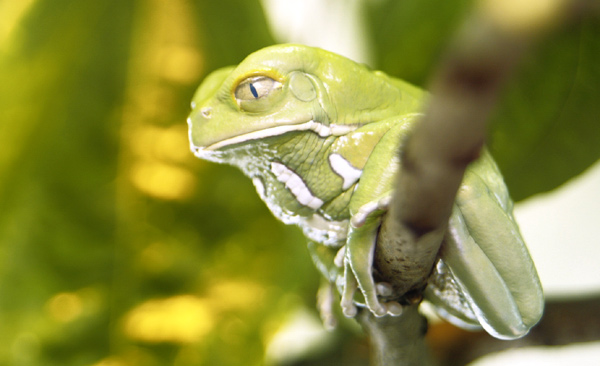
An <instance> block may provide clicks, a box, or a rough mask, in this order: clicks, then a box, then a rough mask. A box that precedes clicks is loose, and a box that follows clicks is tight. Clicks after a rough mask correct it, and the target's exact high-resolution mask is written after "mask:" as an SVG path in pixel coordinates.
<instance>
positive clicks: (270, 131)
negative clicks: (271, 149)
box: [200, 121, 360, 150]
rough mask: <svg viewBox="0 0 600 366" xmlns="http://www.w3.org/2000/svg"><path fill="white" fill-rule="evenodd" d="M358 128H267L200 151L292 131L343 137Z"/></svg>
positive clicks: (309, 124)
mask: <svg viewBox="0 0 600 366" xmlns="http://www.w3.org/2000/svg"><path fill="white" fill-rule="evenodd" d="M358 127H360V125H335V124H332V125H329V126H326V125H324V124H322V123H320V122H316V121H308V122H304V123H301V124H297V125H283V126H276V127H271V128H265V129H264V130H259V131H253V132H248V133H245V134H243V135H239V136H235V137H231V138H228V139H225V140H223V141H219V142H216V143H214V144H212V145H209V146H206V147H204V148H200V149H203V150H217V149H220V148H222V147H225V146H228V145H233V144H239V143H241V142H246V141H251V140H258V139H262V138H265V137H272V136H279V135H283V134H284V133H287V132H292V131H313V132H316V133H317V134H318V135H319V136H321V137H328V136H342V135H345V134H347V133H350V132H352V131H354V130H356V129H357V128H358Z"/></svg>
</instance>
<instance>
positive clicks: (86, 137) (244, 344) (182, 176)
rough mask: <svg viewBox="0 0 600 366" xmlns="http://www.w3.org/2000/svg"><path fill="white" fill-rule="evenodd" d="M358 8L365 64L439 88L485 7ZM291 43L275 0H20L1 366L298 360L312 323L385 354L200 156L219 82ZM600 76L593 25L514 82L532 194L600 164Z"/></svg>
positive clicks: (12, 48)
mask: <svg viewBox="0 0 600 366" xmlns="http://www.w3.org/2000/svg"><path fill="white" fill-rule="evenodd" d="M265 3H266V2H265ZM342 3H343V2H342ZM340 4H341V3H340ZM353 4H354V6H358V8H359V11H358V13H357V14H359V16H360V22H361V23H360V27H361V29H359V30H358V31H359V32H360V33H361V34H363V36H364V38H363V39H362V40H360V42H364V44H366V48H365V49H367V50H369V54H368V55H365V58H366V59H368V60H370V63H371V64H372V66H373V67H375V68H379V69H383V70H385V71H387V72H389V73H390V74H393V75H396V76H399V77H402V78H404V79H406V80H409V81H411V82H413V83H415V84H417V85H421V86H426V84H427V80H428V75H429V74H430V72H431V69H432V68H433V67H434V65H435V63H436V61H437V59H438V56H439V54H440V53H441V52H442V50H443V47H444V45H445V44H446V42H447V41H448V36H449V34H451V32H452V30H453V29H454V28H455V26H456V24H457V22H458V21H459V20H460V19H461V18H462V17H463V16H464V15H465V13H466V12H467V11H468V9H469V7H470V6H471V2H470V1H461V0H452V1H444V2H441V3H440V2H439V1H437V0H419V1H417V0H406V1H402V2H398V1H392V0H381V1H376V2H374V1H363V2H361V1H355V2H353ZM357 4H358V5H357ZM309 26H312V25H309ZM357 27H358V25H357ZM344 36H345V35H344V34H339V35H338V37H340V38H344ZM277 41H279V39H278V38H277V37H276V35H274V34H272V33H271V31H270V28H269V26H268V25H267V22H266V18H265V14H264V12H263V7H262V4H261V3H260V2H259V1H258V0H256V1H255V0H223V1H210V0H197V1H192V0H171V1H168V2H167V1H158V0H151V1H134V0H119V1H116V0H104V1H76V0H52V1H50V0H20V1H15V0H13V1H11V0H3V1H0V364H2V365H36V366H37V365H40V366H53V365H57V366H64V365H94V366H137V365H143V366H153V365H259V364H263V362H265V361H264V359H265V352H267V353H269V355H270V356H269V357H270V359H271V360H272V362H273V363H279V364H283V363H285V362H286V361H285V358H286V357H287V358H288V364H291V363H292V358H293V356H294V355H295V354H296V353H295V352H296V351H294V349H293V347H291V348H290V349H289V350H285V351H286V352H284V353H287V356H281V355H280V353H281V346H278V344H281V343H277V342H282V341H281V337H280V335H281V334H283V333H282V332H279V331H280V330H281V329H282V327H284V328H285V327H286V324H288V325H289V324H294V322H296V323H298V324H302V325H303V326H304V328H302V327H301V328H302V329H303V331H304V332H305V333H304V334H305V335H309V336H310V337H308V338H312V339H313V340H316V341H315V342H314V343H316V345H315V344H309V345H307V346H306V347H305V348H307V349H311V350H313V351H314V353H315V354H318V353H321V354H322V353H327V352H329V351H328V350H331V349H337V350H338V351H339V350H341V351H340V352H341V353H338V356H337V357H338V358H337V362H339V364H346V365H350V364H351V363H350V362H351V361H349V360H361V359H364V358H365V357H366V349H365V347H364V344H363V343H361V341H360V340H359V339H360V338H359V334H358V333H359V331H358V330H357V328H356V326H354V325H353V324H352V323H350V322H348V323H342V326H341V330H339V331H338V332H335V333H323V332H322V331H320V330H319V326H318V323H317V320H316V311H315V310H314V296H315V293H316V290H317V287H318V284H319V277H318V275H317V271H316V270H314V269H313V268H312V264H311V263H310V260H309V257H308V254H307V251H306V249H305V244H304V239H303V238H302V236H301V234H300V232H299V230H297V229H296V228H291V227H284V226H283V225H282V224H280V223H278V222H276V221H275V219H274V218H273V217H272V216H271V214H270V213H269V212H268V211H267V209H266V207H265V206H264V204H263V203H262V202H261V201H259V199H258V196H257V195H256V193H255V191H254V188H253V187H252V184H251V182H250V181H249V180H248V179H246V178H244V177H243V176H242V174H241V173H240V172H238V171H237V170H235V169H233V168H230V167H226V166H217V165H214V164H209V163H206V162H203V161H199V160H197V159H194V158H193V156H192V154H191V153H190V152H189V149H188V142H187V131H186V128H187V126H186V123H185V120H186V117H187V113H188V112H189V102H190V100H191V97H192V95H193V92H194V90H195V88H196V87H197V86H198V85H199V83H200V81H201V80H202V78H203V77H204V76H205V75H206V74H207V73H208V72H210V71H212V70H214V69H216V68H218V67H221V66H225V65H231V64H237V63H239V62H240V61H241V60H242V59H243V58H244V57H245V56H246V55H247V54H249V53H251V52H252V51H255V50H257V49H259V48H261V47H264V46H267V45H270V44H273V43H275V42H277ZM350 41H351V42H350V43H352V40H350ZM356 42H357V43H358V42H359V40H357V41H356ZM597 65H600V24H599V22H598V21H597V20H592V19H585V20H584V21H583V22H581V23H580V24H578V25H577V26H571V27H568V28H567V29H566V30H564V31H562V32H561V33H559V34H557V35H555V36H553V38H552V39H551V40H550V41H549V42H546V43H544V44H543V45H541V46H540V47H539V49H538V50H536V53H535V54H534V56H531V57H529V58H527V59H526V60H525V62H524V65H523V66H524V67H523V68H522V70H521V71H520V73H519V75H517V77H516V78H515V80H513V81H512V82H511V85H510V86H509V88H508V92H507V94H506V96H505V97H504V99H503V101H502V103H501V105H500V106H499V108H498V113H497V114H496V115H495V116H494V124H493V129H492V131H491V139H490V145H491V149H492V151H493V152H494V154H495V156H496V158H497V160H498V162H499V164H500V166H501V168H502V170H503V172H504V174H505V176H506V180H507V182H508V184H509V187H510V189H511V191H512V193H513V196H514V197H515V198H516V199H518V200H521V199H524V198H526V197H529V196H531V195H533V194H535V193H538V192H543V191H548V190H551V189H553V188H555V187H557V186H559V185H560V184H562V183H564V182H565V181H566V180H568V179H569V178H571V177H573V176H574V175H576V174H579V173H581V172H582V171H583V170H585V169H586V168H587V167H588V166H589V165H590V164H592V163H593V162H594V161H596V160H597V159H598V158H599V157H600V143H598V141H600V124H599V123H598V119H599V116H600V103H598V98H599V97H600V92H599V85H600V68H598V66H597ZM313 323H314V324H313ZM294 329H297V328H294ZM305 338H307V337H301V335H299V336H298V337H297V338H293V337H292V338H291V339H292V341H291V343H292V344H293V343H300V339H305ZM296 340H297V342H296ZM356 342H358V343H356ZM289 343H290V342H288V344H289ZM297 346H298V350H302V349H304V348H303V347H304V345H301V344H297ZM278 352H279V353H278ZM298 352H300V351H298ZM340 354H341V355H342V356H343V357H347V358H348V360H344V359H341V358H340V357H342V356H340ZM307 357H309V358H310V356H307ZM315 357H316V356H315ZM357 362H358V361H357ZM298 364H299V363H298ZM313 364H316V363H313ZM328 364H333V363H328Z"/></svg>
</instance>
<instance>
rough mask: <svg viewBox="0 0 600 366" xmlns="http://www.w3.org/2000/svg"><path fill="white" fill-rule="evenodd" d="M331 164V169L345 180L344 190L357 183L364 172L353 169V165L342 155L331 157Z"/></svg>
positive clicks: (332, 155)
mask: <svg viewBox="0 0 600 366" xmlns="http://www.w3.org/2000/svg"><path fill="white" fill-rule="evenodd" d="M329 164H330V165H331V169H333V171H334V172H335V173H336V174H337V175H339V176H340V177H342V179H343V180H344V183H343V185H342V189H344V190H346V189H348V188H350V187H351V186H352V185H353V184H354V183H356V182H357V181H358V179H359V178H360V175H361V174H362V170H360V169H357V168H355V167H353V166H352V164H350V162H349V161H348V160H346V159H344V157H343V156H342V155H340V154H331V155H329Z"/></svg>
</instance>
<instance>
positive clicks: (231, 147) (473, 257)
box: [188, 45, 543, 339]
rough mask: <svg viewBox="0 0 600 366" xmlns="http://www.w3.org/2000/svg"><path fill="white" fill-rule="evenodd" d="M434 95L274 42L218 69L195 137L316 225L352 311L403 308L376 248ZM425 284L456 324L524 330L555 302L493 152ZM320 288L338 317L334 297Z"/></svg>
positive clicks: (203, 92) (510, 334)
mask: <svg viewBox="0 0 600 366" xmlns="http://www.w3.org/2000/svg"><path fill="white" fill-rule="evenodd" d="M425 97H426V94H425V93H424V92H423V91H422V90H420V89H418V88H416V87H414V86H412V85H410V84H408V83H406V82H404V81H401V80H398V79H394V78H391V77H389V76H387V75H386V74H384V73H382V72H379V71H372V70H370V69H368V68H366V67H365V66H363V65H359V64H357V63H355V62H353V61H350V60H348V59H346V58H344V57H341V56H338V55H335V54H333V53H330V52H326V51H324V50H321V49H316V48H311V47H305V46H299V45H278V46H272V47H268V48H265V49H263V50H260V51H258V52H255V53H253V54H251V55H250V56H248V57H247V58H246V59H245V60H244V61H243V62H242V63H241V64H240V65H239V66H237V67H228V68H224V69H220V70H217V71H215V72H213V73H212V74H211V75H209V76H208V77H207V78H206V80H205V81H204V82H203V84H202V85H201V86H200V88H199V89H198V91H197V92H196V95H195V96H194V99H193V102H192V112H191V114H190V117H189V118H188V124H189V135H190V142H191V148H192V151H193V152H194V154H195V155H196V156H197V157H199V158H202V159H207V160H211V161H215V162H219V163H227V164H232V165H235V166H237V167H239V168H240V169H241V170H242V171H243V172H244V173H245V174H246V175H248V176H249V177H250V178H251V179H252V181H253V182H254V184H255V186H256V188H257V191H258V193H259V195H260V196H261V198H262V199H263V200H264V201H265V203H266V204H267V206H268V207H269V208H270V209H271V211H272V212H273V213H274V214H275V216H276V217H278V218H279V219H280V220H282V221H283V222H285V223H287V224H296V225H298V226H300V227H301V228H302V229H303V230H304V233H305V235H306V236H307V237H308V238H309V239H310V243H309V249H310V250H311V255H312V257H313V260H314V261H315V264H316V265H317V267H318V268H319V269H320V270H321V272H322V273H323V274H324V276H325V278H326V280H327V283H328V284H331V285H332V286H337V288H338V289H339V291H340V293H341V297H342V300H341V306H342V310H343V312H344V314H345V315H346V316H350V317H351V316H354V315H355V314H356V310H357V309H356V305H359V306H366V307H367V308H368V309H369V310H370V311H371V312H373V314H375V315H376V316H383V315H385V314H391V315H398V314H399V313H400V312H401V306H400V304H398V303H397V302H395V301H388V298H386V295H389V291H390V286H389V284H386V283H375V281H374V279H373V275H372V263H373V251H374V243H375V240H376V237H377V229H378V227H379V225H380V222H381V217H382V215H383V214H385V212H386V209H387V204H388V203H389V197H390V195H391V192H392V189H393V181H394V179H393V177H394V175H395V174H396V172H397V171H398V169H399V165H400V161H399V158H398V156H399V154H398V152H399V151H400V150H401V149H402V141H403V140H404V138H405V137H406V136H407V135H408V134H409V133H410V131H411V128H412V126H413V125H414V123H415V121H416V120H418V118H419V116H420V114H419V111H420V110H421V106H422V104H423V100H424V98H425ZM336 253H337V254H336ZM320 293H321V294H324V293H325V294H327V293H329V294H330V293H331V291H321V292H320ZM424 295H425V298H426V299H427V300H428V301H430V302H431V303H432V304H433V305H434V306H435V307H436V308H437V309H438V311H439V313H440V315H442V316H444V317H445V318H446V319H448V320H450V321H452V322H453V323H455V324H458V325H460V326H463V327H467V328H472V327H477V326H480V325H481V326H482V327H483V328H484V329H486V330H487V331H488V332H489V333H490V334H492V335H494V336H496V337H498V338H503V339H514V338H518V337H521V336H523V335H525V334H526V333H527V332H528V330H529V329H530V328H531V327H532V326H533V325H535V324H536V323H537V321H538V320H539V318H540V316H541V314H542V311H543V294H542V290H541V285H540V282H539V279H538V276H537V273H536V271H535V267H534V265H533V262H532V261H531V258H530V256H529V253H528V252H527V248H526V247H525V244H524V242H523V240H522V238H521V236H520V233H519V229H518V227H517V225H516V223H515V222H514V219H513V217H512V202H511V200H510V198H509V195H508V191H507V189H506V186H505V184H504V182H503V180H502V176H501V175H500V172H499V171H498V168H497V167H496V165H495V163H494V161H493V160H492V158H491V157H490V156H489V154H487V153H486V152H484V153H483V154H482V157H481V158H480V159H478V160H477V161H476V162H475V163H473V164H472V165H471V166H470V167H469V168H468V169H467V172H466V174H465V178H464V180H463V183H462V186H461V187H460V189H459V192H458V195H457V199H456V203H455V205H454V210H453V213H452V216H451V218H450V221H449V226H448V230H447V232H446V234H445V237H444V242H443V245H442V248H441V250H440V260H439V261H438V263H437V265H436V267H435V268H434V271H433V274H432V277H431V280H430V282H429V284H428V286H427V289H426V290H425V293H424ZM320 300H321V303H322V304H325V305H324V306H323V307H322V309H321V310H322V312H323V313H324V316H325V318H327V319H331V312H332V311H331V309H330V308H329V307H328V306H327V304H329V303H330V302H331V301H330V300H331V299H330V298H328V297H327V296H324V297H323V296H321V299H320Z"/></svg>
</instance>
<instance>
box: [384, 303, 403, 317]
mask: <svg viewBox="0 0 600 366" xmlns="http://www.w3.org/2000/svg"><path fill="white" fill-rule="evenodd" d="M384 306H385V308H386V309H387V313H388V314H389V315H391V316H400V315H402V305H400V303H398V302H397V301H389V302H386V303H385V304H384Z"/></svg>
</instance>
